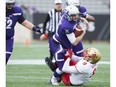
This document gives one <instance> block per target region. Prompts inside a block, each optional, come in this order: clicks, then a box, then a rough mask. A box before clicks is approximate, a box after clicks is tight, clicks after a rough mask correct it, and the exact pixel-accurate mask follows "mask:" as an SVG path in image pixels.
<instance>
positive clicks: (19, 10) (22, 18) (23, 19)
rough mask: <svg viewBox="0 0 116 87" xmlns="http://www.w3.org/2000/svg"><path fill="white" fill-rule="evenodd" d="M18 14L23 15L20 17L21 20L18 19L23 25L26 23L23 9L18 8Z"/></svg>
mask: <svg viewBox="0 0 116 87" xmlns="http://www.w3.org/2000/svg"><path fill="white" fill-rule="evenodd" d="M18 12H20V13H21V15H20V16H19V18H18V22H19V23H20V24H22V23H23V22H24V21H25V18H24V16H23V11H22V10H21V8H18Z"/></svg>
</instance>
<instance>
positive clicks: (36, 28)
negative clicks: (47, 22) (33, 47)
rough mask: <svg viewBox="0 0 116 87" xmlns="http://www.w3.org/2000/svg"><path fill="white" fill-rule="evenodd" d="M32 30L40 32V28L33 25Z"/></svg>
mask: <svg viewBox="0 0 116 87" xmlns="http://www.w3.org/2000/svg"><path fill="white" fill-rule="evenodd" d="M32 30H33V31H35V32H38V33H41V28H40V27H36V26H34V27H33V29H32Z"/></svg>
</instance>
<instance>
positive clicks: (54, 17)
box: [43, 9, 62, 33]
mask: <svg viewBox="0 0 116 87" xmlns="http://www.w3.org/2000/svg"><path fill="white" fill-rule="evenodd" d="M61 12H62V11H57V10H56V9H52V10H51V11H49V12H48V14H47V17H46V20H45V22H44V24H43V33H45V32H46V26H47V23H48V32H50V33H54V32H55V31H56V29H57V26H58V23H59V20H60V17H61Z"/></svg>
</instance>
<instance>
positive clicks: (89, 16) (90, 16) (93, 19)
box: [86, 14, 95, 22]
mask: <svg viewBox="0 0 116 87" xmlns="http://www.w3.org/2000/svg"><path fill="white" fill-rule="evenodd" d="M86 19H87V20H88V21H92V22H94V21H95V18H94V17H93V16H92V15H89V14H87V16H86Z"/></svg>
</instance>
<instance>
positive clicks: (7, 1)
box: [6, 0, 15, 3]
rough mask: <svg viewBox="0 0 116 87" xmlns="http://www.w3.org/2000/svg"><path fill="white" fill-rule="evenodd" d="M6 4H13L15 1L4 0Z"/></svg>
mask: <svg viewBox="0 0 116 87" xmlns="http://www.w3.org/2000/svg"><path fill="white" fill-rule="evenodd" d="M6 3H15V0H6Z"/></svg>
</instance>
